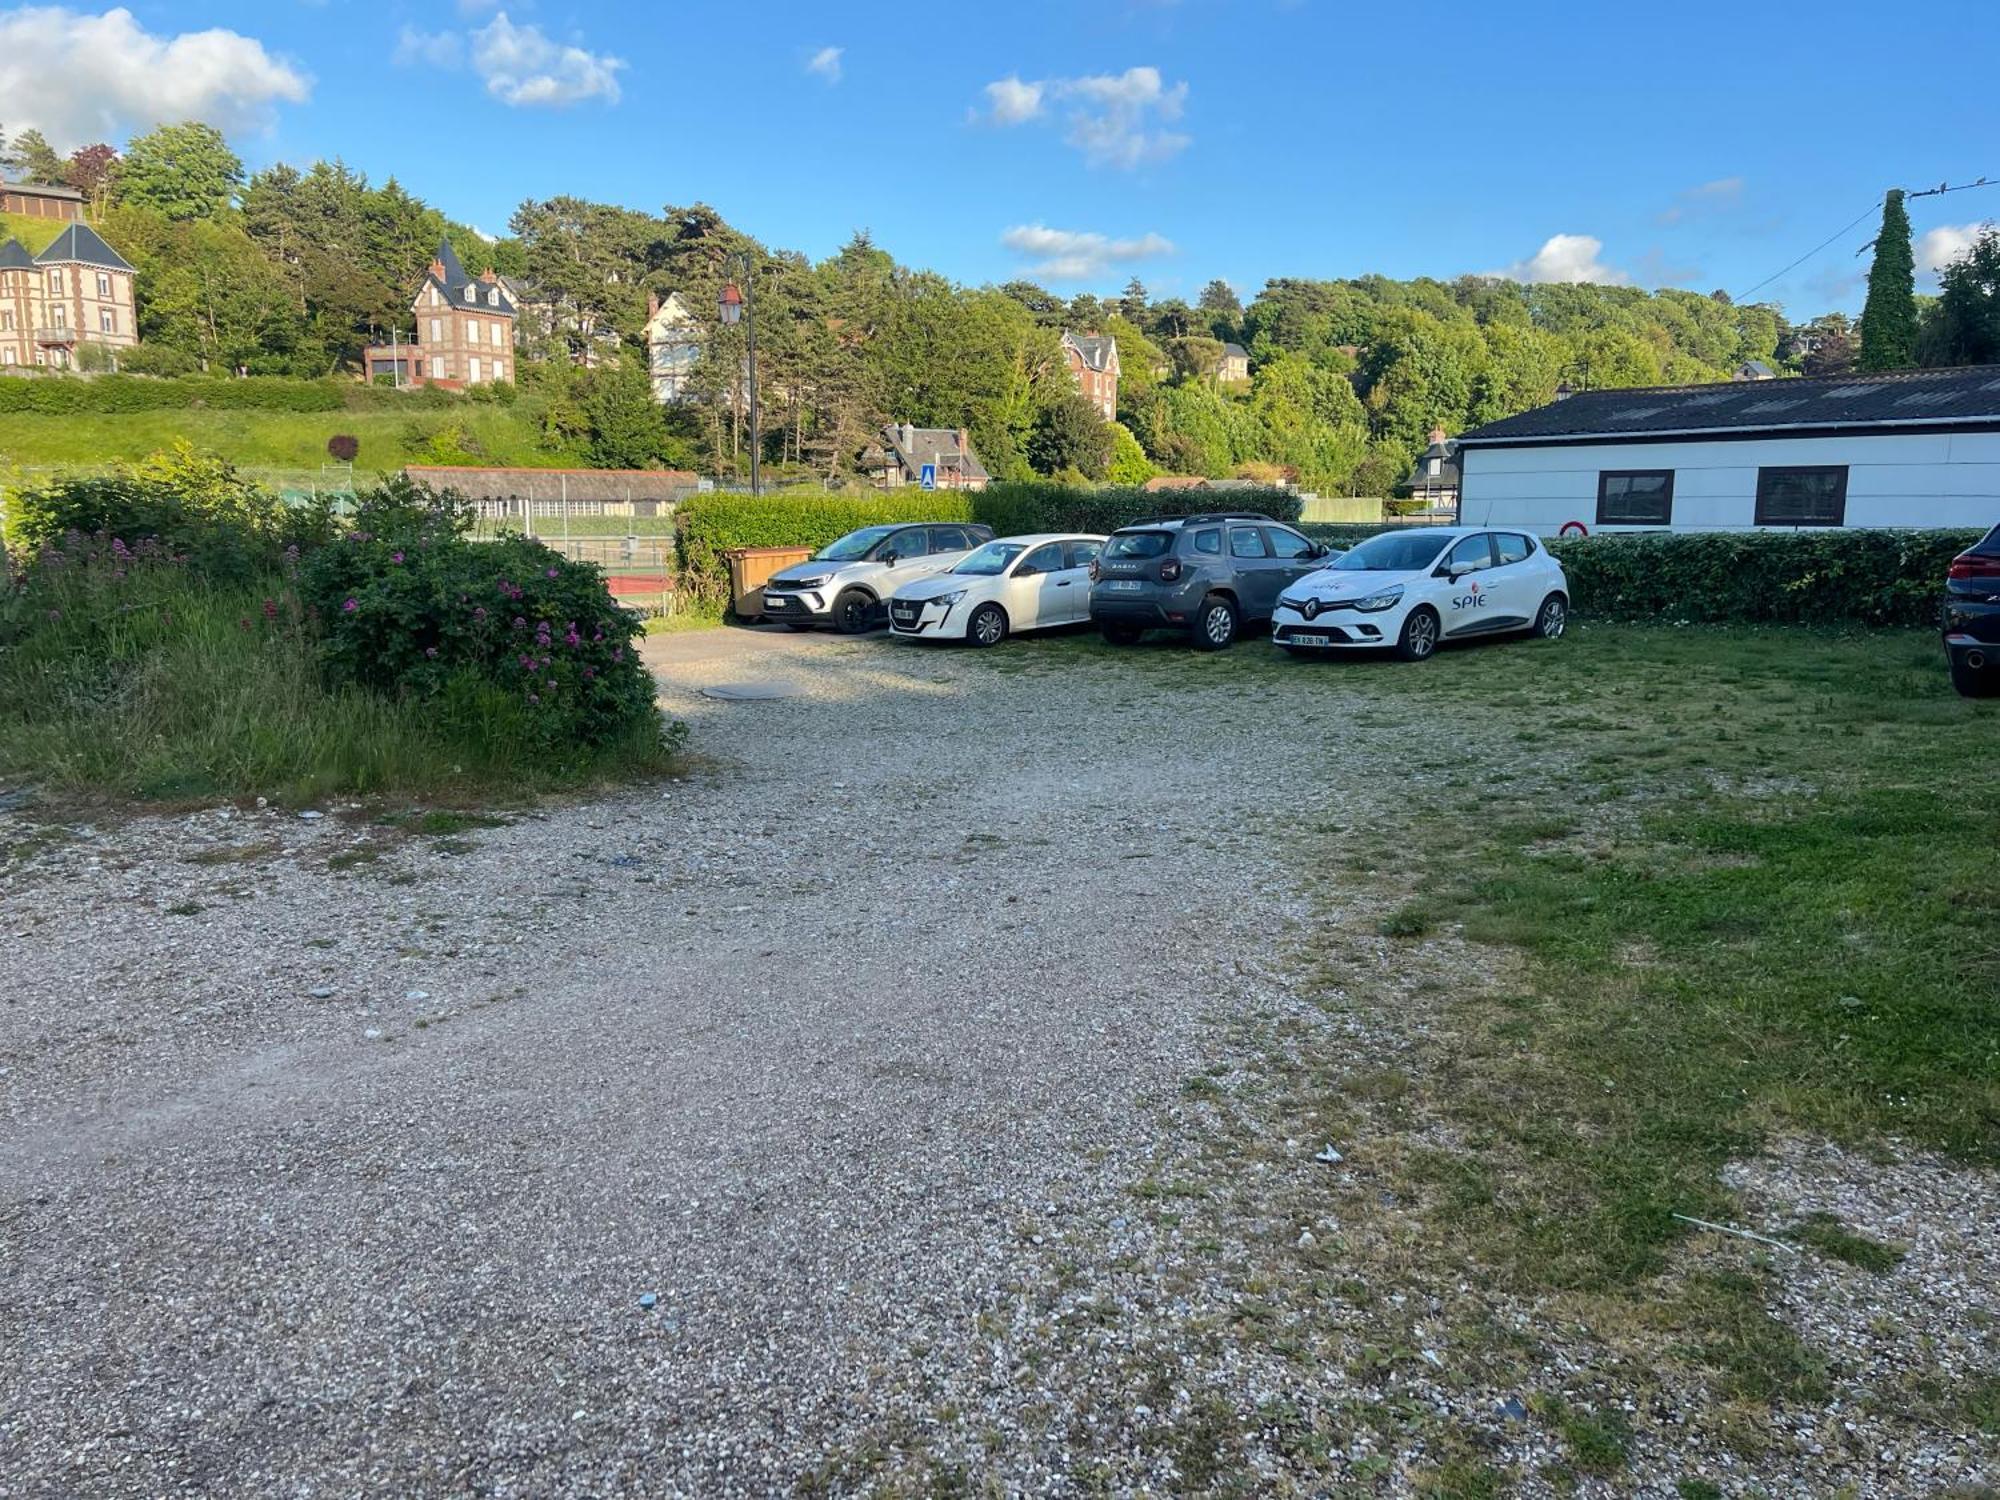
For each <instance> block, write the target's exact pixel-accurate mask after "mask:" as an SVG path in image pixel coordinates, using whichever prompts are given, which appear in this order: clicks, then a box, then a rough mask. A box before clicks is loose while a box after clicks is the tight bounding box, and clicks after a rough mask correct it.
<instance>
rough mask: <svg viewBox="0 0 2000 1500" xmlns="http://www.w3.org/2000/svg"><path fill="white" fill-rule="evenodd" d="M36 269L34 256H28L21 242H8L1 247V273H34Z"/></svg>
mask: <svg viewBox="0 0 2000 1500" xmlns="http://www.w3.org/2000/svg"><path fill="white" fill-rule="evenodd" d="M34 268H35V258H34V256H32V255H30V254H28V251H27V248H26V247H25V246H24V245H22V243H21V242H20V241H19V240H8V241H7V242H6V243H5V244H4V245H0V271H32V270H34Z"/></svg>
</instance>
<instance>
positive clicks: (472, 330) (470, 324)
mask: <svg viewBox="0 0 2000 1500" xmlns="http://www.w3.org/2000/svg"><path fill="white" fill-rule="evenodd" d="M465 341H466V342H467V343H468V344H476V343H478V342H479V321H478V320H477V319H476V318H467V319H466V320H465Z"/></svg>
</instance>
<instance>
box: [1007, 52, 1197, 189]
mask: <svg viewBox="0 0 2000 1500" xmlns="http://www.w3.org/2000/svg"><path fill="white" fill-rule="evenodd" d="M1187 95H1188V86H1187V84H1186V83H1185V82H1182V83H1175V84H1169V83H1167V82H1166V80H1165V79H1163V78H1162V77H1161V76H1160V70H1159V69H1158V68H1145V67H1141V68H1127V69H1126V70H1125V71H1124V72H1123V73H1095V74H1088V75H1085V76H1082V77H1077V78H1045V79H1039V80H1036V81H1034V82H1023V81H1022V80H1021V79H1020V78H1018V77H1016V76H1013V75H1011V74H1010V75H1009V76H1008V77H1006V78H1002V79H1000V80H998V81H997V82H995V83H989V84H987V85H986V98H987V100H988V104H989V114H988V116H987V118H988V119H990V120H991V121H992V122H993V123H994V124H995V125H1025V124H1027V123H1028V122H1029V121H1031V120H1038V119H1041V118H1043V116H1044V115H1045V113H1046V106H1047V104H1048V103H1049V102H1050V101H1051V100H1055V101H1060V102H1062V103H1063V104H1065V105H1067V106H1068V110H1067V114H1066V115H1065V119H1066V121H1067V125H1068V129H1067V130H1066V131H1065V132H1064V135H1063V139H1064V140H1065V141H1067V142H1068V143H1069V144H1070V145H1072V146H1074V147H1075V148H1076V149H1077V150H1079V151H1081V152H1082V153H1083V159H1084V160H1085V161H1086V162H1088V163H1089V164H1090V165H1091V166H1093V167H1118V168H1122V169H1124V170H1127V171H1129V170H1131V169H1132V168H1134V167H1138V166H1142V165H1144V164H1145V163H1147V162H1156V161H1165V160H1167V159H1168V158H1169V157H1171V156H1176V155H1178V154H1179V153H1180V152H1181V151H1183V150H1185V149H1186V148H1187V146H1188V144H1189V142H1190V141H1191V140H1192V137H1190V136H1188V135H1186V134H1184V133H1182V132H1180V131H1176V130H1169V129H1166V128H1164V127H1166V126H1167V125H1170V124H1172V123H1173V122H1174V121H1176V120H1178V119H1180V117H1181V114H1182V112H1183V111H1184V110H1185V109H1186V107H1187Z"/></svg>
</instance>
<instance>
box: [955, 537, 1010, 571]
mask: <svg viewBox="0 0 2000 1500" xmlns="http://www.w3.org/2000/svg"><path fill="white" fill-rule="evenodd" d="M1027 550H1028V549H1027V548H1026V547H1024V546H1023V545H1022V544H1021V543H1019V542H988V543H987V544H986V545H985V546H984V547H981V548H980V549H979V550H978V551H977V552H975V553H973V554H972V555H971V556H970V557H968V558H966V560H965V561H964V562H962V563H960V564H959V565H958V566H957V567H955V568H953V569H952V572H954V573H969V574H971V575H972V576H973V577H974V578H995V577H998V576H999V575H1000V574H1002V573H1004V572H1006V571H1007V564H1008V563H1010V562H1012V561H1013V560H1014V559H1015V558H1017V557H1019V556H1020V555H1021V554H1022V553H1023V552H1026V551H1027Z"/></svg>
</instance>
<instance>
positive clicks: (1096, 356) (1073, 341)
mask: <svg viewBox="0 0 2000 1500" xmlns="http://www.w3.org/2000/svg"><path fill="white" fill-rule="evenodd" d="M1063 343H1064V344H1066V345H1067V346H1068V347H1070V348H1072V349H1074V350H1076V352H1077V354H1078V355H1079V356H1080V357H1081V358H1082V360H1083V362H1084V364H1085V365H1086V366H1087V367H1089V368H1090V369H1093V370H1099V371H1103V370H1108V369H1110V368H1111V360H1112V357H1113V356H1114V355H1116V354H1117V353H1118V340H1116V339H1114V338H1113V337H1112V336H1111V335H1110V334H1108V333H1065V334H1064V335H1063Z"/></svg>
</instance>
